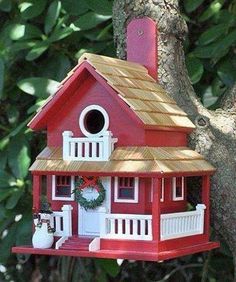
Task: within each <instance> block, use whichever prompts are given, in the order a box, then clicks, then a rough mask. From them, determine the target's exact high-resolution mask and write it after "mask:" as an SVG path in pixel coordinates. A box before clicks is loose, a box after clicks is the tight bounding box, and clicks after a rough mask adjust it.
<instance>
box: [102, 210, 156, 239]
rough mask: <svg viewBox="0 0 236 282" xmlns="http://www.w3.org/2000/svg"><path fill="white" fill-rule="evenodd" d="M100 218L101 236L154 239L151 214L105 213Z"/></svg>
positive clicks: (108, 237)
mask: <svg viewBox="0 0 236 282" xmlns="http://www.w3.org/2000/svg"><path fill="white" fill-rule="evenodd" d="M100 220H101V222H100V226H101V230H100V237H101V238H106V239H124V240H126V239H131V240H152V216H151V215H143V214H103V215H101V217H100Z"/></svg>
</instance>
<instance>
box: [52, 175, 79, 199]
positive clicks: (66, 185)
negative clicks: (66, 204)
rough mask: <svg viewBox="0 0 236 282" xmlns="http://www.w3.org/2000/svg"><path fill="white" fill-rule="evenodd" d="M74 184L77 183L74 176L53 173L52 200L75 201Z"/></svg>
mask: <svg viewBox="0 0 236 282" xmlns="http://www.w3.org/2000/svg"><path fill="white" fill-rule="evenodd" d="M74 185H75V178H74V176H64V175H53V176H52V200H61V201H73V200H74V194H73V190H74Z"/></svg>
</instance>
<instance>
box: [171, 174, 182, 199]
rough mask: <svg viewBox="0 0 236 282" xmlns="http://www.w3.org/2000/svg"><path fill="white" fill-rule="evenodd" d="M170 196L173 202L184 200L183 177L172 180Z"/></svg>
mask: <svg viewBox="0 0 236 282" xmlns="http://www.w3.org/2000/svg"><path fill="white" fill-rule="evenodd" d="M172 195H173V201H182V200H184V177H173V178H172Z"/></svg>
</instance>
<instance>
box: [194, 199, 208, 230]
mask: <svg viewBox="0 0 236 282" xmlns="http://www.w3.org/2000/svg"><path fill="white" fill-rule="evenodd" d="M205 209H206V206H205V205H204V204H198V205H197V206H196V210H197V211H199V213H200V221H199V230H200V232H201V233H203V232H204V212H205V211H204V210H205Z"/></svg>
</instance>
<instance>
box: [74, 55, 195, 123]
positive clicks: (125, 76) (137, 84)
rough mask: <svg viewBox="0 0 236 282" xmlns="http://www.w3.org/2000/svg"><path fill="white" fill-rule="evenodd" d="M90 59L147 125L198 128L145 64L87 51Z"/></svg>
mask: <svg viewBox="0 0 236 282" xmlns="http://www.w3.org/2000/svg"><path fill="white" fill-rule="evenodd" d="M83 61H87V62H88V63H89V64H91V65H92V67H93V68H95V70H96V72H97V73H99V74H100V75H101V76H102V77H103V78H104V79H105V80H106V81H107V83H108V84H109V85H110V86H111V87H112V88H113V89H114V90H116V92H117V94H118V95H119V97H120V98H121V99H122V100H124V101H125V103H127V104H128V105H129V106H130V108H131V109H132V110H133V111H134V112H135V114H136V115H137V116H138V117H139V118H140V119H141V120H142V122H143V123H144V124H146V125H158V126H164V127H165V126H167V127H185V128H186V127H187V128H195V126H194V125H193V123H192V122H191V121H190V120H189V118H188V117H187V114H186V113H185V112H184V111H183V110H181V109H180V108H179V107H178V106H177V104H176V102H175V101H174V100H173V99H172V98H171V97H169V96H168V94H167V93H166V91H165V90H164V89H163V88H162V87H161V86H160V85H159V84H157V82H156V81H155V80H154V79H153V78H152V77H151V76H150V75H149V74H148V71H147V69H146V68H145V67H143V66H141V65H139V64H136V63H133V62H128V61H123V60H119V59H114V58H110V57H105V56H100V55H94V54H88V53H85V54H84V55H83V56H82V57H81V58H80V60H79V63H80V64H81V63H83Z"/></svg>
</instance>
